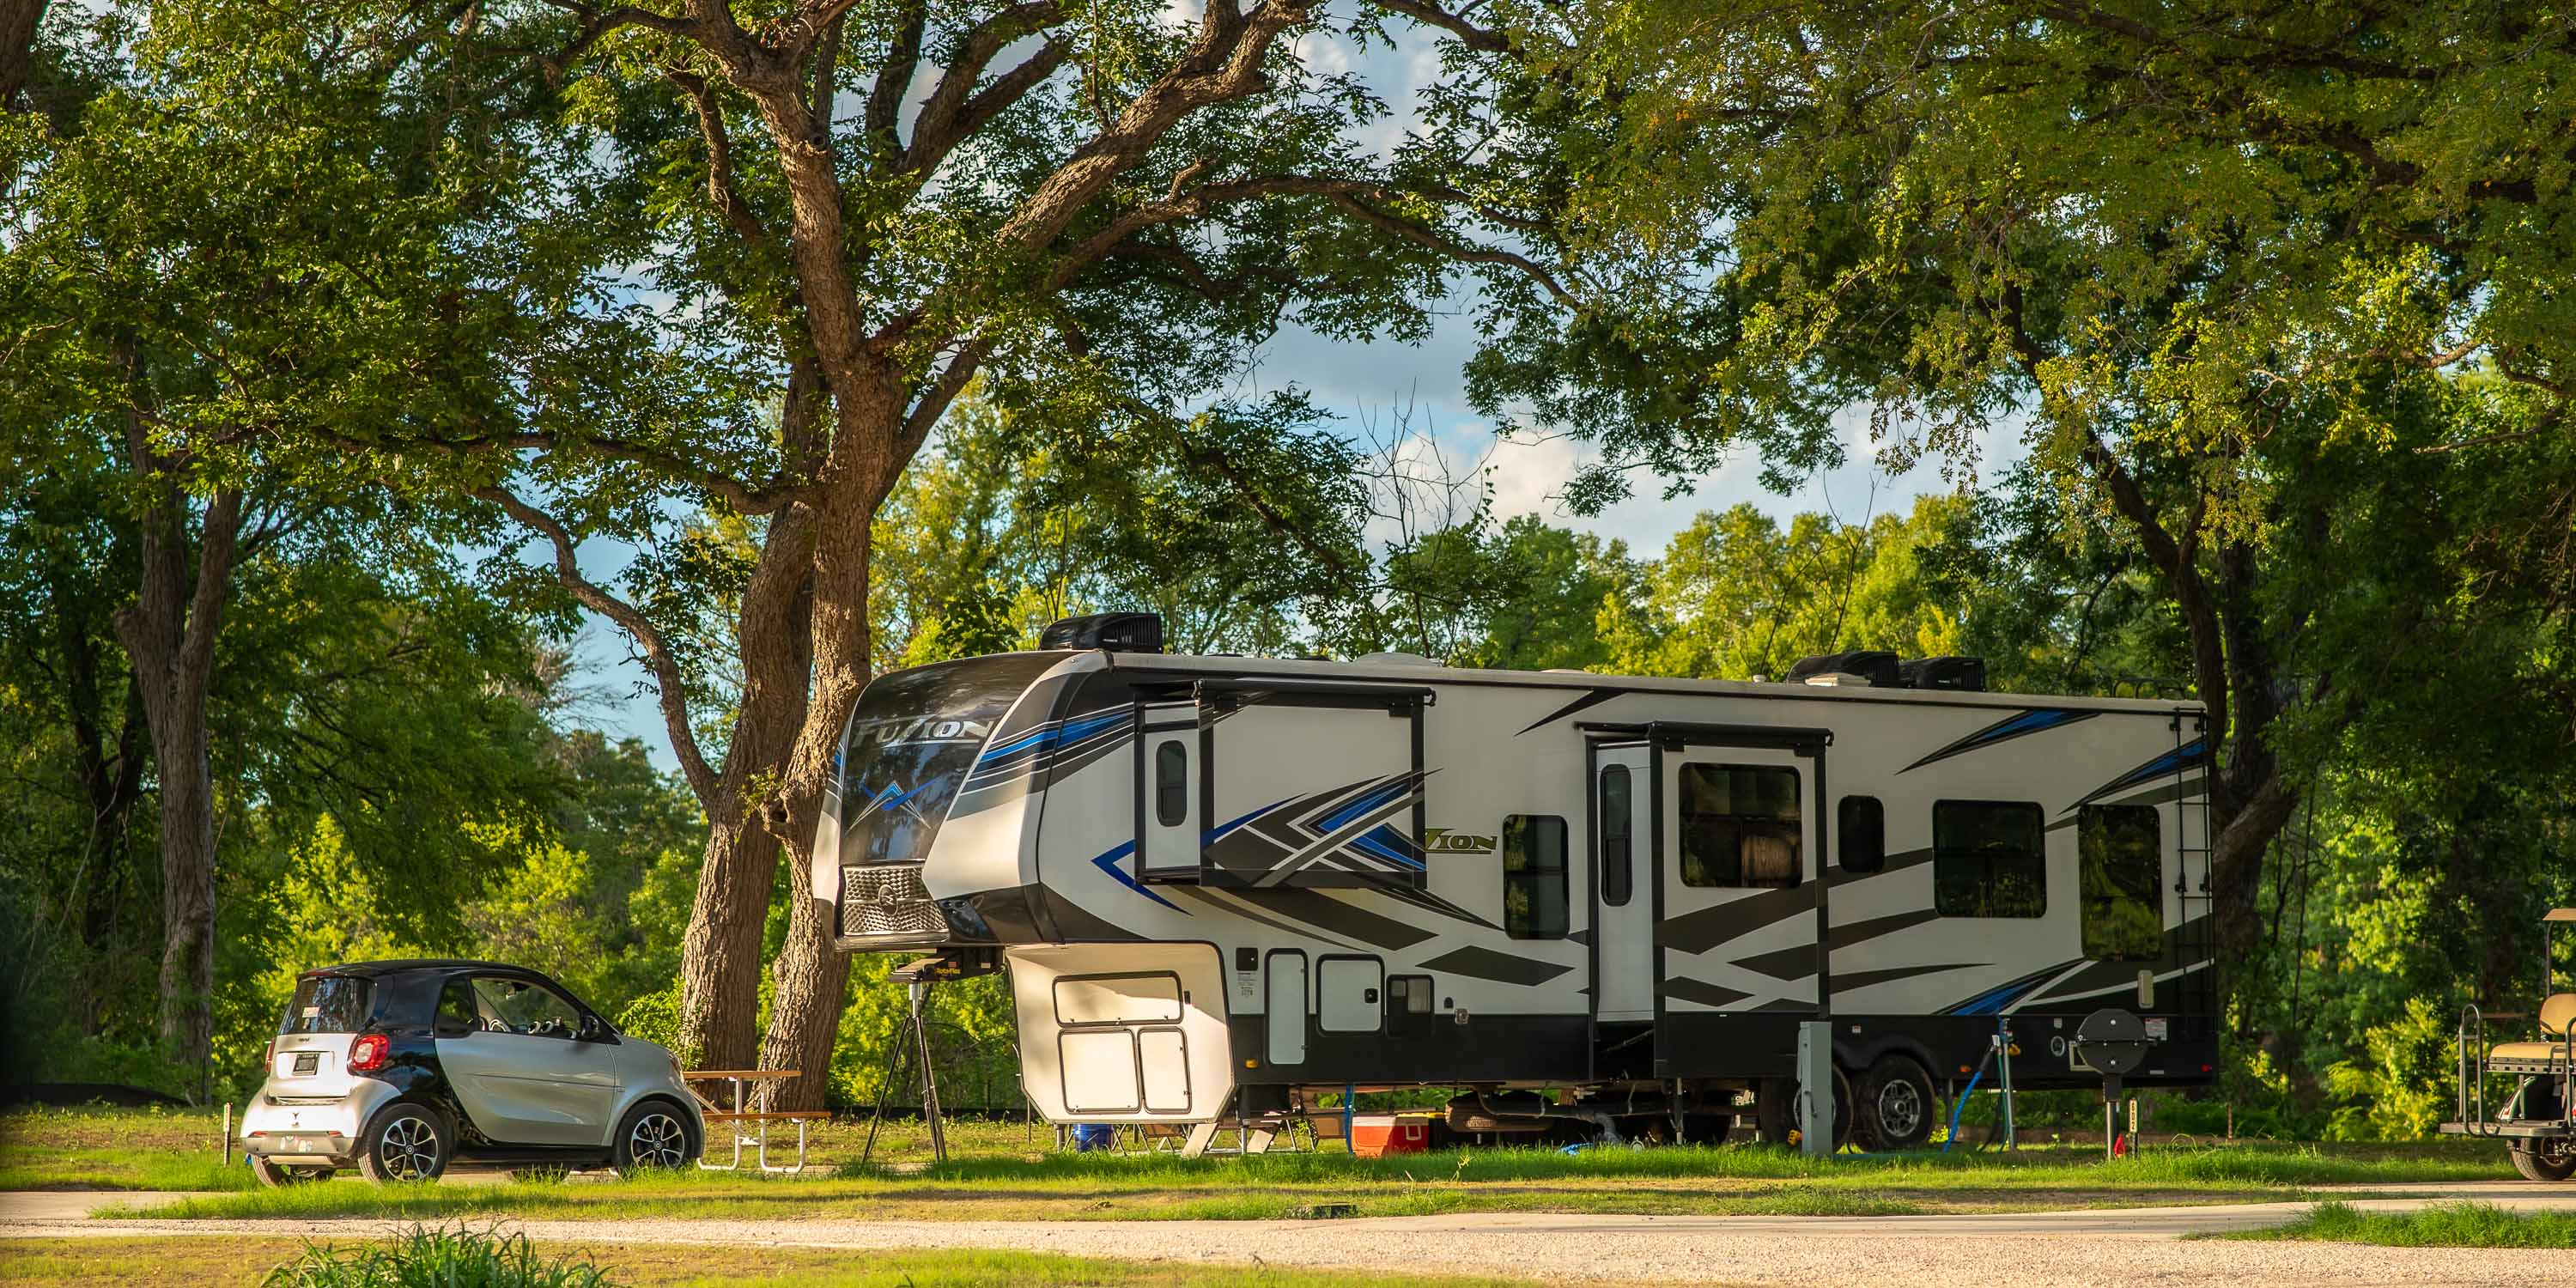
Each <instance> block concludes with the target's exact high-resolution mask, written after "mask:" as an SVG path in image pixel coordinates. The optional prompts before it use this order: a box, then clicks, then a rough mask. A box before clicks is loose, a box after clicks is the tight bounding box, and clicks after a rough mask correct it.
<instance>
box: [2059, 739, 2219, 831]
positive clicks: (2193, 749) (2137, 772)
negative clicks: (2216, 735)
mask: <svg viewBox="0 0 2576 1288" xmlns="http://www.w3.org/2000/svg"><path fill="white" fill-rule="evenodd" d="M2208 763H2209V738H2208V736H2207V735H2203V736H2201V737H2198V738H2194V739H2192V740H2191V741H2189V742H2186V743H2184V744H2183V745H2181V746H2179V747H2176V748H2174V749H2173V750H2171V751H2168V752H2166V753H2165V754H2163V755H2161V756H2158V757H2156V758H2155V759H2153V760H2150V761H2148V762H2147V763H2145V764H2143V765H2140V766H2138V767H2137V768H2135V769H2132V770H2130V771H2129V772H2127V773H2125V774H2122V775H2120V776H2119V777H2117V778H2114V779H2112V780H2111V781H2109V782H2107V783H2104V784H2102V785H2101V786H2099V787H2096V788H2094V789H2093V790H2092V791H2090V792H2087V793H2085V795H2084V797H2083V799H2081V800H2078V801H2076V802H2075V804H2073V805H2069V806H2067V807H2066V808H2065V810H2063V811H2061V812H2063V813H2068V814H2072V813H2074V812H2075V811H2076V810H2077V809H2078V808H2081V807H2082V806H2086V805H2090V804H2092V803H2093V802H2095V801H2098V800H2100V799H2102V798H2103V797H2105V796H2116V795H2118V794H2120V793H2121V792H2125V791H2127V790H2129V789H2130V788H2132V787H2144V786H2146V785H2148V784H2149V783H2153V782H2155V781H2157V780H2158V779H2170V778H2173V777H2174V776H2176V775H2178V774H2182V773H2186V772H2188V771H2190V770H2194V769H2198V768H2201V767H2203V766H2206V765H2207V764H2208Z"/></svg>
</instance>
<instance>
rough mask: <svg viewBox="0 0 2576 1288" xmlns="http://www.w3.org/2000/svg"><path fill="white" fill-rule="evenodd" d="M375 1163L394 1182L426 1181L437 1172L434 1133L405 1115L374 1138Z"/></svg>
mask: <svg viewBox="0 0 2576 1288" xmlns="http://www.w3.org/2000/svg"><path fill="white" fill-rule="evenodd" d="M376 1161H377V1162H379V1163H381V1164H382V1165H383V1166H384V1170H385V1175H387V1176H390V1177H392V1178H393V1179H395V1180H397V1181H421V1180H427V1179H429V1177H430V1175H431V1173H433V1172H435V1171H436V1170H437V1169H438V1129H437V1128H435V1127H432V1126H430V1125H429V1122H428V1120H426V1119H422V1118H414V1117H410V1116H408V1115H406V1116H404V1117H401V1118H397V1119H395V1120H393V1121H392V1122H389V1123H386V1124H385V1130H384V1134H383V1135H381V1136H378V1137H377V1138H376Z"/></svg>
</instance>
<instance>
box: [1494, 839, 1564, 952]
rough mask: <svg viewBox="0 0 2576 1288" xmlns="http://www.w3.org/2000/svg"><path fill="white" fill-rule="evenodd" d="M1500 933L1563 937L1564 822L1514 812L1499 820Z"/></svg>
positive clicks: (1552, 937) (1532, 937)
mask: <svg viewBox="0 0 2576 1288" xmlns="http://www.w3.org/2000/svg"><path fill="white" fill-rule="evenodd" d="M1503 933H1505V934H1507V935H1510V936H1511V937H1512V938H1514V939H1563V938H1565V820H1564V819H1561V818H1558V817H1557V816H1555V815H1553V814H1514V815H1512V816H1511V817H1509V818H1506V819H1504V820H1503Z"/></svg>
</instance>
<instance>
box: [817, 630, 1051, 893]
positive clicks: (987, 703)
mask: <svg viewBox="0 0 2576 1288" xmlns="http://www.w3.org/2000/svg"><path fill="white" fill-rule="evenodd" d="M1063 660H1064V656H1063V655H1062V654H1060V653H1004V654H1001V655H999V656H996V657H970V658H964V659H961V660H958V661H955V662H941V663H938V664H936V665H933V666H916V667H914V668H912V669H911V670H908V671H893V672H889V673H887V674H885V675H880V676H878V677H877V678H876V679H874V680H871V681H869V682H868V687H867V690H866V691H865V692H863V693H861V694H860V695H859V705H858V709H857V710H855V711H853V712H851V713H850V723H849V727H848V728H847V729H846V730H844V731H843V733H842V735H841V802H840V818H841V862H843V863H896V862H918V861H919V860H920V859H921V858H922V857H923V856H924V855H926V854H928V853H929V852H930V839H931V837H933V836H934V835H936V834H937V833H938V831H939V825H940V823H941V822H942V821H943V820H945V819H946V818H947V817H948V805H949V802H951V801H953V800H955V799H956V798H957V789H958V788H959V787H960V786H962V785H964V783H965V781H966V775H967V773H968V772H969V771H970V770H973V769H974V768H975V766H976V757H978V756H980V755H982V754H983V751H984V743H985V740H986V739H988V738H989V737H991V735H992V733H993V729H994V727H995V726H996V725H998V724H1000V723H1001V720H1002V717H1004V716H1006V715H1008V714H1010V710H1011V704H1013V703H1015V702H1017V701H1019V699H1020V695H1021V694H1023V693H1026V692H1027V691H1028V688H1029V686H1030V685H1031V684H1034V683H1036V682H1037V679H1038V677H1039V676H1041V675H1044V674H1046V672H1047V670H1048V668H1050V667H1052V666H1054V665H1055V664H1056V663H1058V662H1061V661H1063ZM1047 746H1048V743H1047V742H1046V740H1043V739H1038V740H1030V741H1029V745H1028V746H1027V747H1025V748H1021V749H1018V750H1016V751H1014V752H1013V753H1012V756H1011V758H1012V759H1013V760H1016V759H1018V758H1021V757H1032V756H1036V755H1039V754H1041V753H1042V752H1043V751H1044V750H1045V749H1046V747H1047ZM1002 754H1003V753H1002V751H1001V749H999V748H997V749H996V750H995V756H996V759H997V761H998V760H1000V759H1001V758H1002ZM999 767H1000V766H999V764H996V765H993V766H988V768H999Z"/></svg>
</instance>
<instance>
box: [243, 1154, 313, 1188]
mask: <svg viewBox="0 0 2576 1288" xmlns="http://www.w3.org/2000/svg"><path fill="white" fill-rule="evenodd" d="M250 1174H251V1175H253V1176H255V1177H258V1178H259V1183H260V1184H262V1185H265V1186H268V1187H269V1188H271V1189H275V1188H277V1187H278V1186H281V1185H293V1184H296V1183H298V1182H300V1181H327V1180H330V1179H331V1177H332V1175H333V1173H332V1171H331V1169H330V1168H327V1167H290V1166H288V1165H287V1164H284V1163H272V1162H270V1161H268V1160H267V1159H266V1158H263V1157H261V1156H260V1155H257V1154H253V1155H251V1156H250Z"/></svg>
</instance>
